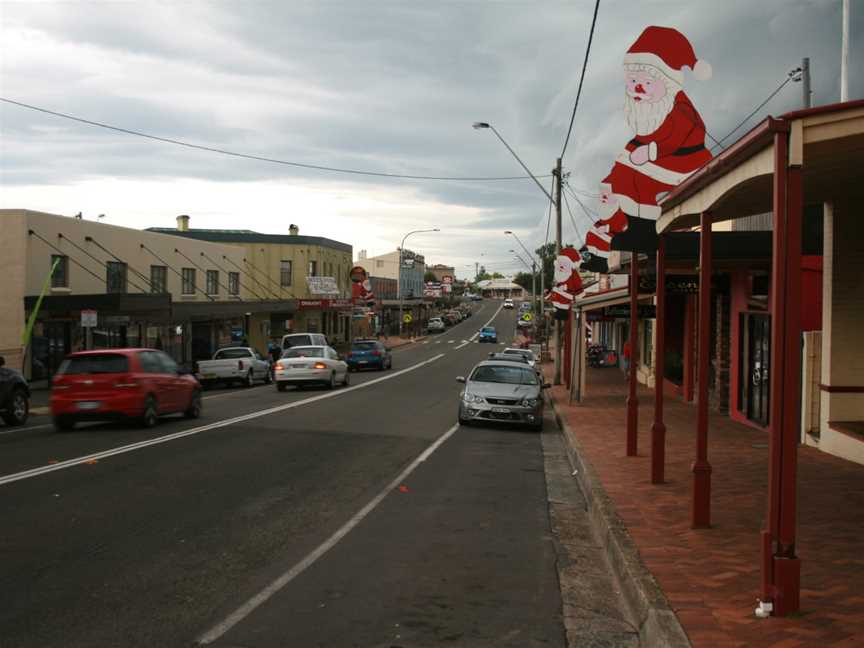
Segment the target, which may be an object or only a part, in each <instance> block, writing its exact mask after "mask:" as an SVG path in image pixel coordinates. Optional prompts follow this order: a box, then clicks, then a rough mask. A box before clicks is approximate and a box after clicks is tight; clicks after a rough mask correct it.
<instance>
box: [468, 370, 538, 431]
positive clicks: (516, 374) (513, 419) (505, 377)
mask: <svg viewBox="0 0 864 648" xmlns="http://www.w3.org/2000/svg"><path fill="white" fill-rule="evenodd" d="M456 380H457V381H458V382H460V383H464V385H465V389H464V390H463V391H462V392H461V393H460V394H459V411H458V417H459V422H460V423H461V424H463V425H470V424H471V423H474V422H477V421H480V422H493V421H494V422H503V423H514V424H519V425H527V426H529V427H530V428H531V429H533V430H538V431H539V430H542V429H543V394H542V390H543V389H545V388H546V387H548V386H549V385H548V384H546V383H543V382H541V379H540V377H539V376H538V375H537V374H536V372H534V370H532V369H531V368H530V367H528V366H522V365H520V364H518V363H517V362H513V361H510V360H505V361H502V360H485V361H483V362H481V363H479V364H478V365H477V366H476V367H474V369H473V370H472V371H471V374H470V375H469V376H468V378H465V377H464V376H459V377H458V378H456Z"/></svg>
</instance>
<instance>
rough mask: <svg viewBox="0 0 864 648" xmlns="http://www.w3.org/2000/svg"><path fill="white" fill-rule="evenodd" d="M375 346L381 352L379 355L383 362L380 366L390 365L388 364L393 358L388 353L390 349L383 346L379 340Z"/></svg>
mask: <svg viewBox="0 0 864 648" xmlns="http://www.w3.org/2000/svg"><path fill="white" fill-rule="evenodd" d="M377 346H378V350H379V351H380V352H381V357H383V358H384V363H383V365H382V366H384V367H390V365H391V364H392V363H393V358H392V357H391V355H390V349H388V348H387V347H386V346H384V344H383V343H382V342H379V343H378V345H377Z"/></svg>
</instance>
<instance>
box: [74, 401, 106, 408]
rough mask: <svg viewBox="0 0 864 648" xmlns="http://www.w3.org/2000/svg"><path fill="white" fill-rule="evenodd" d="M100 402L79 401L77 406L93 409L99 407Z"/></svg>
mask: <svg viewBox="0 0 864 648" xmlns="http://www.w3.org/2000/svg"><path fill="white" fill-rule="evenodd" d="M101 404H102V403H100V402H99V401H79V402H78V405H77V407H78V409H79V410H94V409H99V406H100V405H101Z"/></svg>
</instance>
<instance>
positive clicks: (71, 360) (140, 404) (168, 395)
mask: <svg viewBox="0 0 864 648" xmlns="http://www.w3.org/2000/svg"><path fill="white" fill-rule="evenodd" d="M201 402H202V401H201V385H200V384H199V383H198V381H197V380H196V379H195V376H193V375H191V374H189V373H184V372H183V371H181V370H180V369H179V368H178V367H177V363H176V362H174V360H173V358H171V356H169V355H168V354H167V353H165V352H163V351H157V350H156V349H110V350H105V351H81V352H79V353H73V354H71V355H69V356H67V357H66V359H65V360H63V362H62V363H61V364H60V367H59V369H58V370H57V373H56V374H55V375H54V378H53V380H52V384H51V416H52V417H53V419H54V426H55V427H56V428H57V429H58V430H62V431H67V430H71V429H72V428H73V427H74V426H75V424H76V423H77V422H79V421H103V420H111V419H138V420H139V421H140V423H141V425H143V426H144V427H148V428H149V427H153V426H154V425H156V422H157V419H158V417H159V416H162V415H163V414H177V413H182V414H184V415H185V416H186V417H187V418H198V417H199V416H201Z"/></svg>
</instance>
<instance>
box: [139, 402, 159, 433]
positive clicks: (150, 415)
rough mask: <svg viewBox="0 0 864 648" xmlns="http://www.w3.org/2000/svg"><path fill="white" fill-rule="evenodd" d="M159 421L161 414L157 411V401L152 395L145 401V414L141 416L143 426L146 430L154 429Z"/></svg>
mask: <svg viewBox="0 0 864 648" xmlns="http://www.w3.org/2000/svg"><path fill="white" fill-rule="evenodd" d="M158 420H159V413H158V411H157V410H156V399H155V398H154V397H153V396H152V395H151V396H148V397H147V398H145V399H144V412H143V413H142V414H141V425H142V426H144V427H145V428H152V427H153V426H155V425H156V423H157V422H158Z"/></svg>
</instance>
